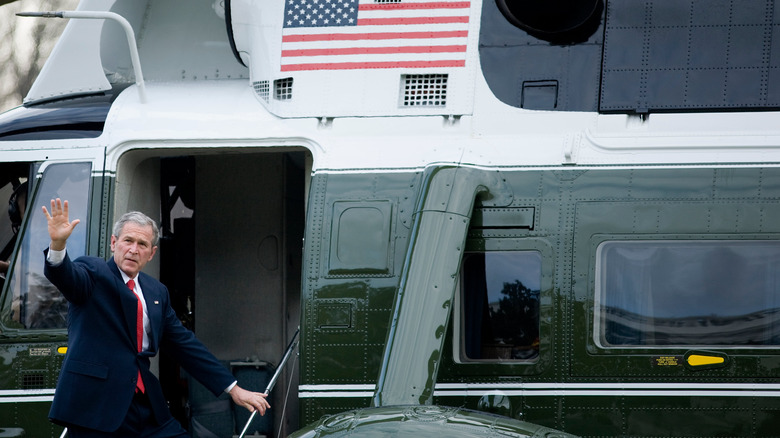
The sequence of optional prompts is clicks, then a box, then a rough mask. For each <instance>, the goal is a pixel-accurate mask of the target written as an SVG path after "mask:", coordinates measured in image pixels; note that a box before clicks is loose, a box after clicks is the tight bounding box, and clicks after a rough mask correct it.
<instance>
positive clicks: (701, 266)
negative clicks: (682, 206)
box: [595, 240, 780, 346]
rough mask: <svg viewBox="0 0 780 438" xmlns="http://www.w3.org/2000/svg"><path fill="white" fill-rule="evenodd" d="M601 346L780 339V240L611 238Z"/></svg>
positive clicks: (604, 271) (600, 271) (600, 285)
mask: <svg viewBox="0 0 780 438" xmlns="http://www.w3.org/2000/svg"><path fill="white" fill-rule="evenodd" d="M595 286H596V318H595V321H596V323H595V330H596V333H595V335H596V341H597V342H598V343H599V344H601V345H602V346H761V345H780V241H769V240H764V241H633V242H617V241H612V242H604V243H602V244H601V245H600V246H599V248H598V250H597V262H596V284H595Z"/></svg>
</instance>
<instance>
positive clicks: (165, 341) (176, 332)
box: [160, 289, 236, 396]
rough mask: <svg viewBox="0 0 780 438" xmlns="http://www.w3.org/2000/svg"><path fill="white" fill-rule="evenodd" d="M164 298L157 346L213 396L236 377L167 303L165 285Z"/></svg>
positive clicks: (219, 392) (168, 302) (217, 394)
mask: <svg viewBox="0 0 780 438" xmlns="http://www.w3.org/2000/svg"><path fill="white" fill-rule="evenodd" d="M165 299H166V306H165V314H164V316H163V319H164V321H163V323H164V331H163V336H162V341H161V343H160V350H161V351H165V352H166V354H169V355H171V356H173V357H174V358H176V360H177V361H178V362H179V364H180V365H181V366H182V368H184V369H185V370H186V371H187V372H188V373H190V374H191V375H192V376H193V377H194V378H195V379H196V380H197V381H198V382H200V383H201V384H202V385H203V386H205V387H206V388H208V389H209V390H210V391H211V392H212V393H213V394H214V395H215V396H219V395H220V394H221V393H222V392H223V391H224V390H225V389H226V388H227V387H228V386H230V385H231V384H232V383H233V382H235V381H236V379H235V378H234V377H233V375H232V374H230V372H228V370H227V369H226V368H225V366H224V365H222V363H220V362H219V360H218V359H217V358H216V357H215V356H214V355H213V354H212V353H211V352H210V351H209V350H208V349H207V348H206V346H205V345H203V343H202V342H200V341H199V340H198V339H197V338H196V337H195V334H194V333H192V331H190V330H189V329H187V328H186V327H184V326H183V325H182V323H181V321H179V318H178V317H177V316H176V313H175V312H174V311H173V308H172V307H171V306H170V301H169V297H168V290H167V289H166V290H165Z"/></svg>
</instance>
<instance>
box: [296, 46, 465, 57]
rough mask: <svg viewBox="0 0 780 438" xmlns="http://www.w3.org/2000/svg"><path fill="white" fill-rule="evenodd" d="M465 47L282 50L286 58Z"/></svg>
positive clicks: (452, 50) (460, 48)
mask: <svg viewBox="0 0 780 438" xmlns="http://www.w3.org/2000/svg"><path fill="white" fill-rule="evenodd" d="M465 51H466V46H405V47H344V48H338V49H301V50H282V57H288V56H331V55H381V54H391V53H458V52H465Z"/></svg>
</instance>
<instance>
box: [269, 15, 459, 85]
mask: <svg viewBox="0 0 780 438" xmlns="http://www.w3.org/2000/svg"><path fill="white" fill-rule="evenodd" d="M470 8H471V3H470V2H469V1H438V2H431V1H425V0H404V1H399V2H377V1H376V0H288V1H287V3H286V5H285V10H284V15H285V18H284V25H283V28H284V29H283V33H282V53H281V70H282V71H305V70H355V69H383V68H427V67H434V68H443V67H464V66H465V65H466V46H467V44H466V42H467V39H468V34H469V32H468V28H469V14H470Z"/></svg>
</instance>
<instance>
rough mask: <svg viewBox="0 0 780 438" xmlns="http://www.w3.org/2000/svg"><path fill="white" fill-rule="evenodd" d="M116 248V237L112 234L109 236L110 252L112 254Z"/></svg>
mask: <svg viewBox="0 0 780 438" xmlns="http://www.w3.org/2000/svg"><path fill="white" fill-rule="evenodd" d="M115 247H116V236H114V235H113V234H112V235H111V252H114V248H115Z"/></svg>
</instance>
